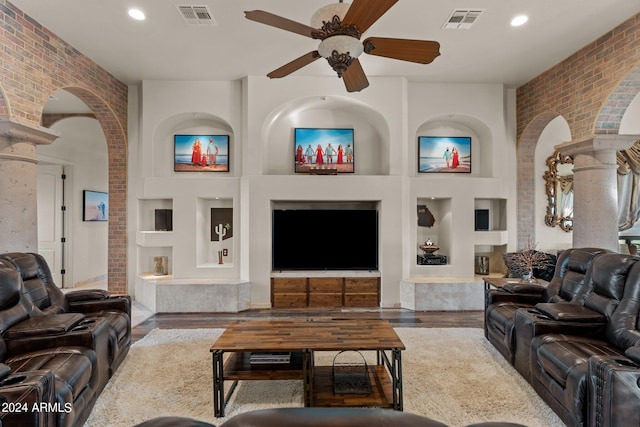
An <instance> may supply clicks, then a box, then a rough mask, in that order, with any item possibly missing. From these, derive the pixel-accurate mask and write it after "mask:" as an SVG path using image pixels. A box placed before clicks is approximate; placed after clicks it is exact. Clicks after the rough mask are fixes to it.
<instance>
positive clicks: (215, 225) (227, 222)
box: [211, 208, 233, 242]
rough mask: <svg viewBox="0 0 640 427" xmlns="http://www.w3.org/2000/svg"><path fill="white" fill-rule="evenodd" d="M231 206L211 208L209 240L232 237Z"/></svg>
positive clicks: (220, 240)
mask: <svg viewBox="0 0 640 427" xmlns="http://www.w3.org/2000/svg"><path fill="white" fill-rule="evenodd" d="M232 224H233V208H211V241H212V242H222V241H223V240H227V239H230V238H232V237H233V225H232Z"/></svg>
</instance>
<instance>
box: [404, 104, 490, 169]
mask: <svg viewBox="0 0 640 427" xmlns="http://www.w3.org/2000/svg"><path fill="white" fill-rule="evenodd" d="M420 136H470V137H471V174H470V176H480V177H491V176H493V159H494V149H493V146H494V143H493V134H492V133H491V130H490V129H489V127H488V126H487V125H486V124H485V123H484V122H482V121H480V120H478V119H476V118H474V117H471V116H465V115H459V114H444V115H441V116H437V117H433V118H431V119H429V120H428V121H425V122H424V123H422V124H421V125H420V126H418V129H417V132H416V135H415V137H414V138H413V148H414V149H413V153H412V158H413V170H414V172H415V173H416V174H417V165H418V137H420ZM465 175H466V174H465Z"/></svg>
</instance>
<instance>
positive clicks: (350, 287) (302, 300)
mask: <svg viewBox="0 0 640 427" xmlns="http://www.w3.org/2000/svg"><path fill="white" fill-rule="evenodd" d="M271 306H272V307H379V306H380V277H379V275H371V276H341V277H329V276H325V275H322V276H302V275H285V274H284V273H283V275H277V276H272V277H271Z"/></svg>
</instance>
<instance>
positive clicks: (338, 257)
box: [271, 209, 378, 270]
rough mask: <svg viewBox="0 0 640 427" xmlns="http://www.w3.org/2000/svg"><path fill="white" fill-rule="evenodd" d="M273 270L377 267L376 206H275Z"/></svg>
mask: <svg viewBox="0 0 640 427" xmlns="http://www.w3.org/2000/svg"><path fill="white" fill-rule="evenodd" d="M271 237H272V253H271V257H272V268H273V270H377V269H378V211H377V210H375V209H274V210H273V217H272V236H271Z"/></svg>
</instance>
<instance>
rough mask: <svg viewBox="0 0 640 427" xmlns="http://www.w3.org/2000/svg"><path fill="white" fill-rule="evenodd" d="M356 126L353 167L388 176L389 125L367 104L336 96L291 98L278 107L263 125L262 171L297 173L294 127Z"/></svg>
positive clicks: (283, 173)
mask: <svg viewBox="0 0 640 427" xmlns="http://www.w3.org/2000/svg"><path fill="white" fill-rule="evenodd" d="M302 127H310V128H314V127H315V128H353V129H354V166H355V173H356V174H358V175H388V174H389V170H390V164H389V157H390V156H389V153H390V151H389V150H390V141H389V139H390V137H389V127H388V125H387V122H386V120H385V118H384V117H383V116H382V115H381V114H380V113H378V112H377V111H375V110H374V109H373V108H371V107H369V106H368V105H366V104H363V103H361V102H359V101H355V100H353V99H348V98H342V97H337V96H323V97H307V98H301V99H296V100H292V101H290V102H288V103H286V104H283V105H281V106H280V107H278V108H277V109H275V110H274V111H273V112H271V114H270V115H269V116H268V117H267V120H265V123H264V125H263V128H262V134H261V135H262V141H264V146H263V156H262V161H263V164H262V170H263V173H264V174H265V175H290V174H293V173H294V150H295V148H294V142H295V141H294V129H295V128H302Z"/></svg>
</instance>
